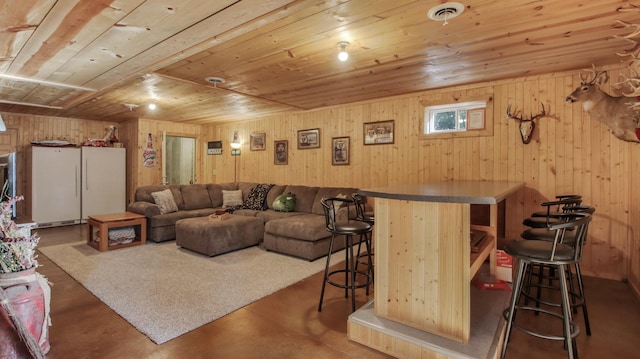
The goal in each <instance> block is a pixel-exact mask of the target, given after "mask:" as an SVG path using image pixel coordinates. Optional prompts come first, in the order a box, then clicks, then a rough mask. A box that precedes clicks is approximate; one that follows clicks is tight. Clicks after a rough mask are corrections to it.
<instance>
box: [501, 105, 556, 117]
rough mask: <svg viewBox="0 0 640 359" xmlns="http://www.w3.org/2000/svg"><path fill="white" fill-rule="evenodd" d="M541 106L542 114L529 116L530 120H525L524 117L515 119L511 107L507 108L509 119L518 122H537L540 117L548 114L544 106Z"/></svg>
mask: <svg viewBox="0 0 640 359" xmlns="http://www.w3.org/2000/svg"><path fill="white" fill-rule="evenodd" d="M540 105H541V106H542V112H540V113H539V114H537V115H535V116H534V115H533V114H531V115H530V116H529V117H530V118H529V119H526V118H523V117H522V116H520V117H515V116H514V115H512V114H511V105H509V106H507V118H508V119H510V120H518V121H534V120H537V119H539V118H540V117H544V116H545V115H546V114H547V113H546V111H545V109H544V104H543V103H540ZM516 112H519V111H516Z"/></svg>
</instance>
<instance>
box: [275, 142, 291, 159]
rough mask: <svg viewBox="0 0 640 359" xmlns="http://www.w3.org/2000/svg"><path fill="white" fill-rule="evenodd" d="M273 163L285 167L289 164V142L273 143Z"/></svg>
mask: <svg viewBox="0 0 640 359" xmlns="http://www.w3.org/2000/svg"><path fill="white" fill-rule="evenodd" d="M273 149H274V150H273V163H274V164H276V165H286V164H288V163H289V141H287V140H283V141H273Z"/></svg>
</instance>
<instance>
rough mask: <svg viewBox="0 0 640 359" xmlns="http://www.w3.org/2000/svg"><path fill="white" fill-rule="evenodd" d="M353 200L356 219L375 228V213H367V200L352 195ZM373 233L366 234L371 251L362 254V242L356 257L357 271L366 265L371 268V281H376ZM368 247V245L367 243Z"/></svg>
mask: <svg viewBox="0 0 640 359" xmlns="http://www.w3.org/2000/svg"><path fill="white" fill-rule="evenodd" d="M351 198H353V204H354V205H355V207H356V219H357V220H359V221H362V222H365V223H369V224H370V225H371V226H373V225H374V224H375V223H376V220H375V217H374V215H373V213H371V212H367V209H366V206H365V200H364V198H363V197H362V196H361V195H359V194H357V193H354V194H353V195H351ZM372 237H373V233H372V232H370V233H367V234H365V239H366V241H367V242H369V247H368V248H370V250H368V251H366V252H364V253H362V252H361V249H362V248H361V247H362V243H363V242H362V241H361V242H360V243H358V255H357V257H356V271H357V270H358V265H359V264H364V265H367V266H370V267H371V273H370V275H371V281H374V276H373V266H374V264H373V238H372ZM365 245H366V243H365Z"/></svg>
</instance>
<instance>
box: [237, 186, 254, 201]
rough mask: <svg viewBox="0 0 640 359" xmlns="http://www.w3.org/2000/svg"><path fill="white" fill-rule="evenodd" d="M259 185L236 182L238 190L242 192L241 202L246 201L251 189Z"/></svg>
mask: <svg viewBox="0 0 640 359" xmlns="http://www.w3.org/2000/svg"><path fill="white" fill-rule="evenodd" d="M258 184H259V183H252V182H238V189H239V190H241V191H242V201H243V202H244V201H246V200H247V198H249V193H250V192H251V189H252V188H253V187H255V186H257V185H258Z"/></svg>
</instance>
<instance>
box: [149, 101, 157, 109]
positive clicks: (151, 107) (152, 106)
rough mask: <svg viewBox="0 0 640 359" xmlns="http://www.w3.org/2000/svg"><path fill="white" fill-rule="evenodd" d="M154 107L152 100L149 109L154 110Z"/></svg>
mask: <svg viewBox="0 0 640 359" xmlns="http://www.w3.org/2000/svg"><path fill="white" fill-rule="evenodd" d="M156 107H157V106H156V104H155V103H153V102H152V103H150V104H149V110H155V109H156Z"/></svg>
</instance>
